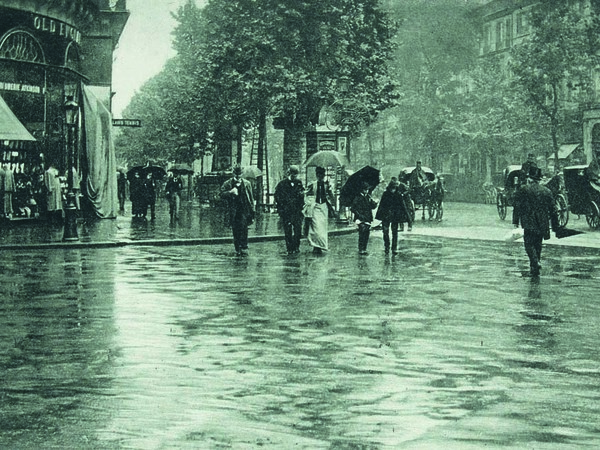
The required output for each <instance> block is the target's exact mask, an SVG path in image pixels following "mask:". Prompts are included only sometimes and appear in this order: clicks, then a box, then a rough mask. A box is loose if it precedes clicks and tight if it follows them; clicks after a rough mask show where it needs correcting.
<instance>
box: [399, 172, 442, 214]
mask: <svg viewBox="0 0 600 450" xmlns="http://www.w3.org/2000/svg"><path fill="white" fill-rule="evenodd" d="M421 169H422V171H423V179H421V180H418V179H417V177H416V176H415V175H414V174H413V171H414V170H415V167H405V168H404V169H402V170H401V171H400V174H399V175H398V180H399V181H400V182H402V183H404V184H406V185H408V193H409V197H410V202H409V204H408V205H407V206H408V209H409V213H410V215H411V217H412V219H413V220H414V219H415V216H416V211H417V210H419V209H420V210H421V211H422V216H421V219H422V220H425V210H427V211H428V214H429V220H437V221H440V220H442V216H443V215H444V186H443V182H442V179H441V178H438V177H436V175H435V173H434V172H433V170H431V169H430V168H429V167H424V166H423V167H421Z"/></svg>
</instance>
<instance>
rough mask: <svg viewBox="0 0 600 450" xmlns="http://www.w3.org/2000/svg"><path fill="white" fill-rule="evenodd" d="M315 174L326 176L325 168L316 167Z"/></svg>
mask: <svg viewBox="0 0 600 450" xmlns="http://www.w3.org/2000/svg"><path fill="white" fill-rule="evenodd" d="M315 173H316V174H317V175H318V174H323V175H325V167H315Z"/></svg>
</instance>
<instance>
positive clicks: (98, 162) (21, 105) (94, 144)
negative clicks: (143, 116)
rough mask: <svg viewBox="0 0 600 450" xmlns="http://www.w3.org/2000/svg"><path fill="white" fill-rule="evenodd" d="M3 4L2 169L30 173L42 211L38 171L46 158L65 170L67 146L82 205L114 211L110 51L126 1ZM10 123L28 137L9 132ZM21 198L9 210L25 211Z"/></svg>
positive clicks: (13, 0)
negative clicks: (70, 107) (70, 122)
mask: <svg viewBox="0 0 600 450" xmlns="http://www.w3.org/2000/svg"><path fill="white" fill-rule="evenodd" d="M2 4H3V5H5V6H0V111H3V114H2V115H0V158H1V159H2V161H1V162H2V166H3V168H4V171H5V173H6V171H7V170H8V171H10V172H12V174H13V176H14V178H15V179H17V178H18V179H23V180H26V179H29V182H30V183H31V186H30V187H29V188H28V189H30V190H31V193H30V194H31V195H32V196H33V195H35V198H34V200H35V203H36V204H37V205H38V206H39V208H40V210H41V211H40V213H43V212H44V211H43V209H44V189H45V187H44V186H43V178H44V177H43V174H44V172H45V171H47V170H48V168H49V167H50V166H51V165H52V166H54V167H55V168H56V169H57V170H58V173H59V174H60V175H61V176H64V175H65V174H66V173H67V172H68V170H67V169H68V166H69V161H70V152H71V151H72V152H73V153H74V155H73V156H74V157H73V166H74V168H75V170H76V171H77V173H78V174H79V178H80V179H81V186H80V188H81V193H82V196H83V198H82V200H83V202H82V208H85V209H86V211H88V212H89V213H92V214H94V215H96V216H99V217H114V216H115V215H116V210H117V201H116V186H113V185H114V184H115V183H116V181H115V177H114V173H115V172H116V167H114V148H113V147H112V136H111V124H110V98H111V85H112V58H113V55H112V52H113V50H114V48H115V46H116V44H117V42H118V39H119V37H120V35H121V32H122V30H123V27H124V26H125V23H126V21H127V18H128V15H129V13H128V12H127V11H126V8H125V2H124V1H122V0H121V1H118V2H111V1H108V0H63V1H61V2H55V1H42V0H40V1H31V0H20V1H19V0H8V1H4V2H2ZM69 98H72V99H74V100H75V102H76V103H77V104H78V105H79V114H78V120H77V123H76V126H75V130H76V131H75V134H74V139H73V145H68V144H69V142H68V139H67V136H68V135H67V126H66V123H65V103H66V102H67V99H69ZM11 115H12V119H13V120H12V121H11V119H10V118H9V117H11ZM14 119H16V120H17V122H18V123H19V124H20V127H18V126H16V125H15V123H14ZM15 128H17V129H19V130H21V131H26V132H27V134H28V136H27V135H25V134H24V133H20V134H17V135H14V134H13V135H11V133H10V130H13V129H15ZM40 184H41V185H40ZM15 189H16V188H15ZM26 197H27V195H16V191H15V195H14V199H13V205H14V208H13V209H14V211H13V215H14V216H17V217H18V216H22V215H23V214H27V213H29V211H27V210H25V212H23V209H22V208H23V205H21V204H19V201H29V200H30V199H27V198H26ZM0 213H3V214H5V215H6V211H0Z"/></svg>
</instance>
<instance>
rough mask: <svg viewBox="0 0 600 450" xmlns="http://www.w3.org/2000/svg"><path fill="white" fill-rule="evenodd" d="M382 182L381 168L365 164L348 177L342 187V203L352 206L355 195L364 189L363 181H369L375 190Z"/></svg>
mask: <svg viewBox="0 0 600 450" xmlns="http://www.w3.org/2000/svg"><path fill="white" fill-rule="evenodd" d="M379 182H380V179H379V170H378V169H375V168H374V167H371V166H365V167H363V168H362V169H360V170H357V171H356V172H354V173H353V174H352V175H350V176H349V177H348V180H346V183H345V184H344V185H343V186H342V189H340V205H342V206H350V205H352V201H353V200H354V197H356V196H357V195H358V194H360V192H361V191H362V187H363V183H367V184H368V185H369V186H370V190H373V189H374V188H375V187H376V186H377V185H378V184H379Z"/></svg>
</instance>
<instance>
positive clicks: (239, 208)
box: [221, 166, 255, 256]
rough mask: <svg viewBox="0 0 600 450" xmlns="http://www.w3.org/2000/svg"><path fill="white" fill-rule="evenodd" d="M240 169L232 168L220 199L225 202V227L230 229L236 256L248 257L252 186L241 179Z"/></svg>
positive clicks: (253, 209)
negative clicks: (231, 175) (230, 176)
mask: <svg viewBox="0 0 600 450" xmlns="http://www.w3.org/2000/svg"><path fill="white" fill-rule="evenodd" d="M242 172H243V171H242V168H241V167H240V166H235V167H234V168H233V177H232V178H230V179H229V180H227V181H226V182H225V183H223V185H222V186H221V198H223V199H224V200H226V201H227V213H226V217H225V218H226V225H227V226H229V227H231V230H232V233H233V245H234V247H235V252H236V254H237V255H238V256H247V255H248V227H249V226H250V225H252V223H253V222H254V215H255V207H254V196H253V195H252V185H251V184H250V182H249V181H248V180H245V179H244V178H242Z"/></svg>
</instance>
